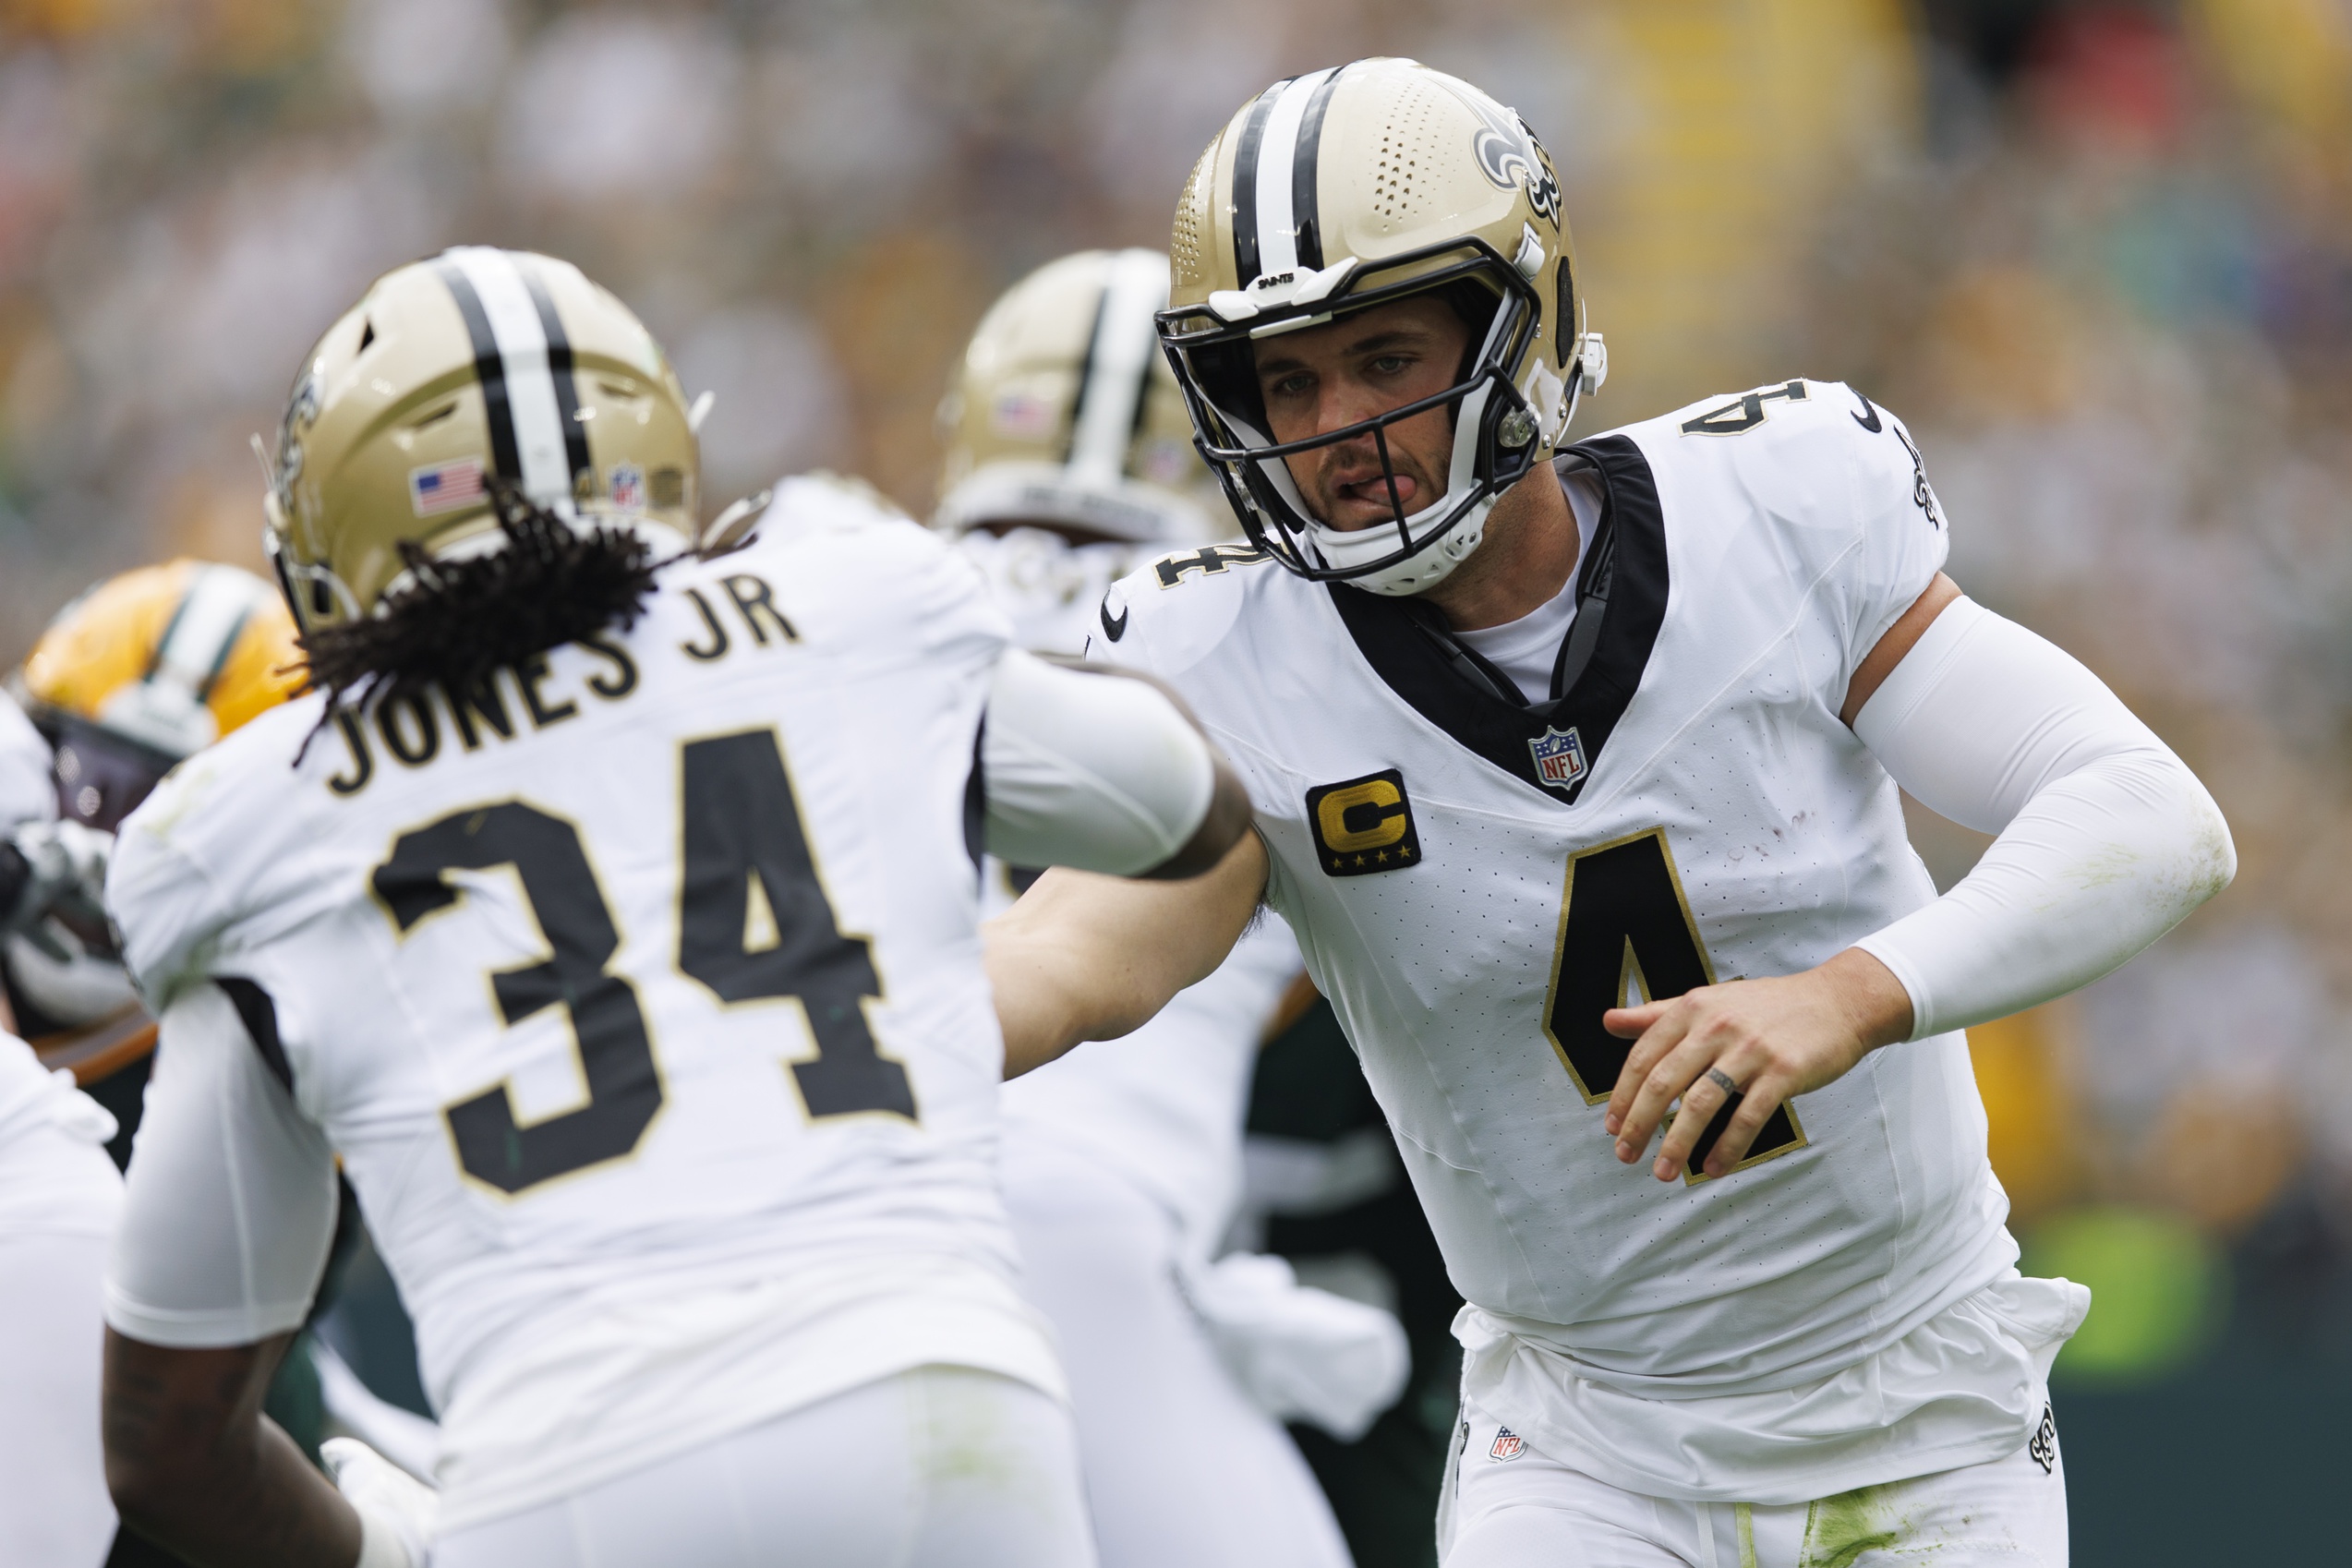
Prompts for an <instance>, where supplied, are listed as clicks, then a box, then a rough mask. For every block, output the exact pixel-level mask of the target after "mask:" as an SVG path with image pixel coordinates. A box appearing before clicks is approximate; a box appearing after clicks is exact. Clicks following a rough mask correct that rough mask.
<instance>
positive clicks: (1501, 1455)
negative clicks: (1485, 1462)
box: [1487, 1427, 1527, 1459]
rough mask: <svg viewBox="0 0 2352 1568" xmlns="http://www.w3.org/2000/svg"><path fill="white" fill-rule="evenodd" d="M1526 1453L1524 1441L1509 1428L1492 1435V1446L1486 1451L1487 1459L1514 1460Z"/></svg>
mask: <svg viewBox="0 0 2352 1568" xmlns="http://www.w3.org/2000/svg"><path fill="white" fill-rule="evenodd" d="M1526 1451H1527V1444H1526V1440H1525V1439H1523V1438H1522V1437H1520V1435H1519V1434H1518V1433H1517V1432H1514V1431H1513V1430H1512V1429H1510V1428H1509V1427H1504V1428H1503V1429H1501V1430H1500V1431H1498V1432H1496V1433H1495V1434H1494V1446H1493V1447H1492V1448H1490V1449H1488V1450H1487V1457H1488V1458H1489V1459H1516V1458H1518V1457H1519V1455H1521V1454H1522V1453H1526Z"/></svg>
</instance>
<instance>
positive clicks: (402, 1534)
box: [319, 1438, 441, 1568]
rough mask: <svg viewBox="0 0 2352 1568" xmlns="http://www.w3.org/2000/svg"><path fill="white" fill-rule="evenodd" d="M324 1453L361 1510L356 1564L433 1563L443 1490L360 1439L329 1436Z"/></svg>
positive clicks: (414, 1566)
mask: <svg viewBox="0 0 2352 1568" xmlns="http://www.w3.org/2000/svg"><path fill="white" fill-rule="evenodd" d="M319 1457H320V1458H321V1459H324V1460H325V1461H326V1462H327V1469H328V1471H329V1473H331V1474H332V1476H333V1477H334V1478H335V1490H338V1491H340V1492H342V1493H343V1496H344V1502H348V1503H350V1504H351V1506H352V1507H353V1508H355V1509H356V1510H357V1511H358V1514H359V1530H360V1535H359V1561H358V1562H356V1563H354V1564H353V1565H352V1568H428V1565H429V1564H430V1563H431V1562H432V1555H433V1549H432V1540H433V1526H434V1525H435V1524H436V1523H437V1522H438V1521H439V1520H440V1512H441V1494H440V1493H439V1492H437V1491H435V1490H433V1489H432V1488H430V1487H428V1486H427V1485H426V1484H425V1483H424V1482H422V1481H420V1480H418V1479H417V1478H416V1477H414V1476H412V1475H410V1474H409V1473H408V1472H407V1471H405V1470H404V1469H402V1468H401V1467H400V1466H399V1465H395V1464H393V1463H392V1461H391V1460H389V1459H387V1458H385V1457H384V1456H383V1455H382V1454H380V1453H377V1452H376V1451H375V1450H374V1449H372V1448H370V1447H368V1445H367V1444H366V1443H364V1442H361V1441H359V1440H358V1439H357V1438H329V1439H328V1440H327V1441H324V1442H322V1443H320V1445H319Z"/></svg>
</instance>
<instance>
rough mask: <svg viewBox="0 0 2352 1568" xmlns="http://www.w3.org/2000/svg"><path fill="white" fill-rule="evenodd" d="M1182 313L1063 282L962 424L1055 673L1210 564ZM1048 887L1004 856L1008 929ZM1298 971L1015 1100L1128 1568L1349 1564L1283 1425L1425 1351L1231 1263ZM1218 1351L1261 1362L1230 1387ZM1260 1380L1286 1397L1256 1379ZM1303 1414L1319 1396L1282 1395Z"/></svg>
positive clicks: (962, 407)
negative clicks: (1161, 575)
mask: <svg viewBox="0 0 2352 1568" xmlns="http://www.w3.org/2000/svg"><path fill="white" fill-rule="evenodd" d="M1167 295H1168V259H1167V257H1166V256H1164V254H1162V253H1160V252H1158V251H1151V250H1125V251H1118V252H1109V251H1100V250H1094V251H1081V252H1080V253H1078V254H1076V255H1073V256H1066V257H1063V258H1061V259H1058V260H1055V261H1052V262H1049V263H1047V264H1046V265H1045V266H1043V267H1042V268H1040V269H1038V270H1037V271H1035V272H1032V273H1031V274H1030V275H1029V276H1028V277H1026V278H1024V279H1022V280H1021V281H1020V282H1019V283H1016V284H1014V285H1013V287H1012V288H1011V289H1010V290H1008V291H1007V293H1006V294H1005V296H1003V297H1002V298H1000V299H999V300H997V302H996V303H995V305H993V306H991V307H990V308H989V309H988V311H987V313H986V314H985V315H984V316H983V318H982V320H981V322H980V325H979V327H978V328H977V330H976V331H975V332H974V333H973V335H972V341H971V346H970V348H969V349H968V350H967V351H966V353H965V356H964V361H963V365H962V368H961V371H960V374H959V377H958V380H957V382H956V385H955V387H954V390H953V391H951V392H950V393H949V394H948V398H947V403H946V404H945V405H944V408H943V413H944V414H945V415H946V416H947V417H946V419H945V420H944V421H943V423H944V424H945V425H946V427H947V436H948V440H949V446H948V452H947V464H946V468H945V474H944V478H943V483H942V486H941V495H940V505H939V512H938V515H937V518H936V520H935V521H936V522H937V525H939V526H940V527H942V528H944V529H947V530H949V531H951V532H953V533H955V534H956V535H957V536H958V546H959V549H961V550H962V551H963V552H964V553H965V554H966V555H967V556H969V557H970V559H971V561H973V563H974V564H975V565H977V566H978V567H979V568H980V569H981V573H982V574H983V576H984V577H985V578H986V579H987V581H988V585H989V588H990V593H991V597H993V598H994V599H995V601H996V603H997V605H998V606H999V607H1000V608H1001V609H1004V610H1005V611H1006V612H1007V615H1009V616H1010V617H1011V619H1012V621H1013V626H1014V634H1015V636H1016V638H1017V639H1018V642H1019V645H1020V646H1022V647H1024V648H1027V649H1029V650H1030V651H1031V652H1033V653H1040V654H1049V655H1065V656H1073V657H1074V656H1076V655H1077V654H1079V653H1080V651H1081V650H1082V649H1083V648H1084V647H1085V645H1086V639H1087V635H1088V633H1089V632H1090V630H1091V629H1092V627H1093V625H1094V618H1095V611H1096V607H1097V606H1099V605H1100V604H1101V602H1102V598H1103V595H1104V591H1105V590H1106V589H1108V588H1109V586H1110V585H1111V584H1112V583H1113V582H1115V581H1116V580H1117V579H1118V578H1120V577H1122V576H1124V575H1126V574H1127V573H1128V572H1129V571H1131V570H1133V569H1134V568H1135V567H1136V566H1138V565H1140V564H1141V563H1142V562H1143V561H1147V560H1149V559H1150V558H1151V557H1152V555H1154V554H1156V553H1157V552H1159V551H1161V550H1164V549H1167V548H1168V547H1169V546H1171V545H1176V544H1187V545H1191V546H1194V547H1196V548H1197V547H1199V546H1201V545H1204V544H1207V543H1208V542H1209V541H1210V540H1211V539H1212V537H1213V535H1212V532H1211V529H1210V527H1209V522H1208V513H1207V512H1206V510H1205V508H1204V507H1203V505H1202V501H1207V502H1208V503H1209V504H1210V505H1213V506H1216V507H1217V511H1218V513H1219V514H1221V515H1222V514H1223V513H1224V508H1223V506H1222V504H1220V503H1219V502H1218V501H1217V499H1216V497H1215V496H1214V494H1213V486H1212V483H1211V481H1210V479H1209V475H1208V471H1207V470H1206V469H1205V468H1203V467H1202V466H1201V464H1200V460H1199V459H1198V458H1197V457H1196V456H1195V455H1194V454H1193V452H1192V445H1191V440H1190V438H1191V433H1192V429H1191V425H1190V423H1189V421H1188V419H1187V418H1186V416H1185V407H1184V399H1183V394H1182V393H1181V392H1179V391H1178V390H1177V387H1176V377H1175V375H1174V373H1173V372H1172V371H1171V369H1170V368H1169V367H1168V363H1167V360H1166V358H1165V357H1164V356H1162V354H1161V353H1160V349H1159V342H1158V337H1157V332H1156V330H1155V327H1154V322H1153V318H1154V316H1155V314H1156V313H1157V312H1158V311H1159V310H1160V309H1162V308H1164V307H1165V306H1166V304H1167ZM1204 492H1207V493H1205V494H1204ZM1035 875H1036V871H1035V870H1034V869H1033V868H1032V869H1029V870H1027V871H1020V870H1016V869H1015V868H1012V867H1008V866H1007V865H1005V864H1004V863H1003V862H1000V861H998V860H996V859H995V858H994V857H991V859H990V860H989V862H988V864H987V866H986V869H985V871H984V873H983V876H984V881H985V887H984V891H983V909H984V911H986V912H988V913H995V912H997V911H1001V910H1003V909H1004V908H1006V907H1007V906H1009V905H1010V904H1011V902H1012V900H1013V899H1014V897H1015V896H1016V892H1017V888H1018V886H1019V885H1022V884H1025V883H1026V882H1027V881H1028V880H1029V879H1031V878H1032V877H1034V876H1035ZM1298 967H1299V959H1298V947H1297V943H1296V942H1294V941H1293V940H1292V939H1291V936H1290V933H1289V931H1288V930H1287V929H1286V928H1285V926H1284V925H1283V924H1282V923H1281V922H1280V921H1279V920H1272V919H1270V920H1268V921H1266V922H1265V923H1263V924H1262V926H1261V927H1260V929H1259V930H1257V931H1254V932H1252V933H1251V934H1250V935H1248V936H1246V937H1244V938H1243V940H1242V941H1241V942H1240V943H1239V944H1238V945H1237V946H1236V949H1235V951H1234V953H1233V955H1232V956H1231V957H1230V958H1228V959H1226V960H1225V962H1224V964H1222V965H1221V966H1219V968H1218V970H1217V972H1216V973H1214V974H1212V975H1211V976H1210V977H1209V978H1208V979H1206V980H1203V981H1202V982H1200V983H1199V984H1198V985H1194V986H1191V987H1189V988H1188V989H1187V990H1185V991H1184V992H1183V993H1182V994H1181V995H1178V996H1177V997H1176V999H1175V1000H1174V1001H1172V1002H1171V1003H1170V1004H1169V1005H1168V1007H1166V1008H1165V1009H1164V1011H1162V1012H1161V1013H1160V1015H1159V1016H1158V1017H1157V1018H1155V1019H1152V1022H1151V1023H1149V1024H1147V1025H1146V1026H1144V1028H1142V1029H1141V1030H1140V1031H1137V1032H1136V1034H1135V1035H1134V1036H1132V1037H1130V1038H1128V1039H1126V1040H1121V1041H1117V1042H1114V1043H1103V1044H1098V1045H1092V1046H1089V1047H1086V1048H1084V1049H1081V1050H1079V1051H1075V1052H1073V1053H1071V1054H1070V1055H1067V1056H1065V1057H1063V1058H1062V1059H1061V1060H1059V1061H1056V1062H1053V1063H1050V1064H1048V1065H1047V1066H1045V1067H1043V1068H1040V1069H1039V1070H1038V1071H1036V1072H1033V1073H1030V1074H1028V1075H1026V1076H1025V1077H1021V1078H1017V1079H1015V1080H1012V1081H1011V1082H1010V1083H1008V1084H1007V1085H1006V1089H1005V1141H1004V1157H1003V1171H1004V1183H1005V1200H1006V1209H1007V1213H1008V1214H1009V1216H1010V1217H1011V1220H1012V1224H1013V1233H1014V1236H1015V1238H1016V1239H1017V1241H1018V1242H1019V1248H1020V1255H1021V1265H1022V1273H1023V1279H1024V1283H1025V1285H1026V1286H1027V1288H1028V1291H1029V1294H1030V1297H1031V1299H1032V1300H1034V1301H1035V1302H1036V1304H1037V1305H1038V1307H1039V1308H1040V1309H1042V1310H1043V1312H1044V1313H1045V1315H1046V1316H1047V1317H1048V1318H1049V1319H1050V1320H1051V1321H1053V1324H1054V1329H1055V1337H1056V1340H1057V1342H1058V1345H1059V1347H1060V1350H1061V1353H1062V1362H1063V1366H1064V1368H1065V1369H1066V1370H1067V1373H1068V1376H1069V1380H1070V1392H1071V1406H1072V1410H1073V1412H1074V1414H1075V1415H1076V1417H1077V1421H1078V1429H1079V1449H1080V1459H1081V1461H1082V1463H1083V1464H1084V1465H1085V1469H1086V1480H1087V1488H1086V1490H1087V1501H1088V1502H1089V1504H1090V1505H1091V1508H1092V1514H1093V1519H1094V1532H1095V1539H1096V1541H1097V1543H1098V1545H1099V1546H1100V1548H1101V1550H1102V1554H1103V1561H1104V1565H1105V1568H1161V1565H1164V1568H1191V1565H1193V1564H1198V1563H1205V1562H1215V1563H1220V1564H1224V1565H1226V1568H1250V1565H1252V1564H1259V1563H1263V1564H1268V1565H1270V1568H1271V1565H1273V1564H1283V1565H1285V1568H1314V1565H1316V1564H1326V1565H1334V1568H1336V1565H1344V1564H1345V1563H1346V1562H1347V1549H1346V1546H1345V1542H1344V1541H1343V1539H1342V1538H1341V1537H1340V1534H1339V1529H1338V1526H1337V1524H1336V1522H1335V1521H1334V1520H1333V1517H1332V1513H1331V1509H1330V1506H1329V1504H1328V1503H1327V1502H1325V1501H1324V1499H1323V1495H1322V1493H1321V1490H1320V1489H1318V1487H1317V1486H1316V1484H1315V1478H1314V1476H1313V1475H1312V1473H1311V1472H1309V1469H1308V1468H1307V1465H1306V1464H1305V1462H1304V1461H1303V1460H1302V1459H1301V1458H1300V1457H1299V1454H1298V1452H1297V1448H1296V1447H1295V1446H1294V1445H1293V1444H1292V1442H1291V1441H1290V1438H1289V1436H1288V1435H1287V1434H1286V1433H1285V1432H1284V1431H1283V1429H1282V1428H1281V1426H1280V1425H1279V1423H1278V1422H1277V1420H1276V1419H1275V1417H1278V1416H1280V1417H1309V1418H1320V1419H1321V1421H1322V1422H1325V1423H1328V1424H1330V1425H1332V1426H1333V1427H1336V1428H1337V1429H1339V1430H1340V1431H1341V1432H1342V1433H1343V1434H1344V1435H1346V1436H1354V1435H1356V1433H1357V1431H1360V1429H1361V1428H1362V1425H1363V1424H1364V1423H1365V1422H1367V1421H1369V1419H1370V1418H1371V1417H1373V1416H1375V1415H1377V1414H1378V1412H1379V1411H1380V1409H1381V1408H1382V1407H1383V1406H1385V1405H1387V1404H1388V1403H1389V1402H1390V1401H1392V1400H1393V1399H1394V1397H1395V1394H1396V1385H1397V1382H1398V1381H1399V1380H1400V1379H1401V1378H1402V1376H1403V1375H1404V1373H1405V1371H1406V1370H1407V1356H1406V1352H1405V1345H1404V1335H1403V1331H1402V1330H1401V1329H1400V1328H1399V1327H1398V1326H1397V1324H1396V1322H1395V1321H1394V1319H1393V1316H1391V1315H1390V1314H1388V1313H1385V1312H1382V1311H1380V1310H1379V1309H1374V1308H1369V1307H1365V1306H1362V1305H1360V1304H1357V1303H1354V1302H1348V1301H1344V1300H1341V1299H1340V1298H1338V1297H1332V1296H1329V1295H1326V1294H1325V1293H1323V1292H1321V1291H1313V1290H1307V1289H1302V1288H1300V1287H1298V1286H1296V1285H1290V1286H1288V1287H1287V1288H1285V1287H1284V1285H1283V1284H1282V1276H1283V1274H1284V1273H1285V1272H1286V1270H1287V1265H1286V1264H1284V1263H1281V1262H1280V1261H1279V1260H1270V1259H1249V1260H1234V1261H1227V1262H1226V1263H1225V1264H1224V1265H1223V1266H1222V1267H1220V1266H1218V1265H1217V1264H1216V1263H1215V1262H1214V1261H1213V1260H1212V1255H1213V1254H1214V1252H1215V1250H1216V1248H1217V1247H1218V1245H1219V1244H1220V1241H1221V1239H1222V1238H1223V1236H1224V1232H1225V1229H1226V1226H1227V1224H1229V1222H1230V1221H1231V1218H1232V1214H1233V1209H1234V1205H1235V1203H1236V1200H1237V1198H1238V1196H1239V1189H1240V1180H1241V1124H1242V1118H1243V1116H1244V1113H1245V1109H1246V1104H1247V1101H1248V1092H1249V1083H1250V1076H1251V1070H1252V1068H1253V1067H1254V1066H1255V1063H1256V1059H1257V1054H1258V1046H1259V1043H1260V1038H1261V1036H1262V1034H1263V1031H1264V1027H1265V1024H1266V1021H1267V1019H1269V1018H1271V1017H1272V1014H1273V1013H1274V1011H1275V1009H1276V1007H1277V1006H1278V1004H1279V1001H1280V999H1281V997H1282V995H1283V993H1284V991H1285V988H1286V987H1287V986H1288V985H1289V983H1291V981H1292V979H1293V977H1294V976H1295V975H1296V974H1297V971H1298ZM1251 1285H1256V1286H1257V1288H1248V1287H1249V1286H1251ZM1236 1295H1240V1296H1241V1297H1242V1299H1240V1300H1239V1301H1237V1302H1236V1300H1235V1299H1234V1298H1235V1297H1236ZM1233 1306H1238V1307H1239V1308H1240V1310H1239V1311H1237V1312H1236V1311H1233V1310H1228V1308H1229V1307H1233ZM1204 1320H1208V1321H1204ZM1245 1345H1246V1348H1245ZM1221 1347H1231V1348H1232V1349H1233V1350H1236V1351H1239V1352H1240V1353H1239V1354H1234V1355H1229V1356H1228V1357H1227V1359H1226V1361H1225V1362H1224V1363H1223V1364H1221V1362H1220V1359H1219V1350H1220V1348H1221ZM1260 1367H1272V1368H1277V1369H1279V1373H1280V1381H1281V1387H1280V1388H1278V1389H1277V1388H1272V1387H1245V1386H1244V1385H1243V1384H1242V1383H1241V1382H1239V1381H1236V1375H1235V1374H1236V1372H1246V1371H1248V1370H1251V1369H1257V1368H1260ZM1300 1391H1308V1392H1311V1393H1320V1394H1321V1395H1322V1397H1321V1399H1319V1400H1315V1401H1313V1402H1311V1403H1310V1404H1309V1405H1300V1404H1298V1403H1296V1402H1291V1403H1285V1401H1284V1400H1283V1399H1282V1398H1281V1397H1280V1395H1282V1394H1285V1393H1289V1394H1295V1393H1298V1392H1300ZM1252 1395H1256V1396H1258V1399H1257V1403H1256V1404H1254V1405H1253V1403H1252Z"/></svg>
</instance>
